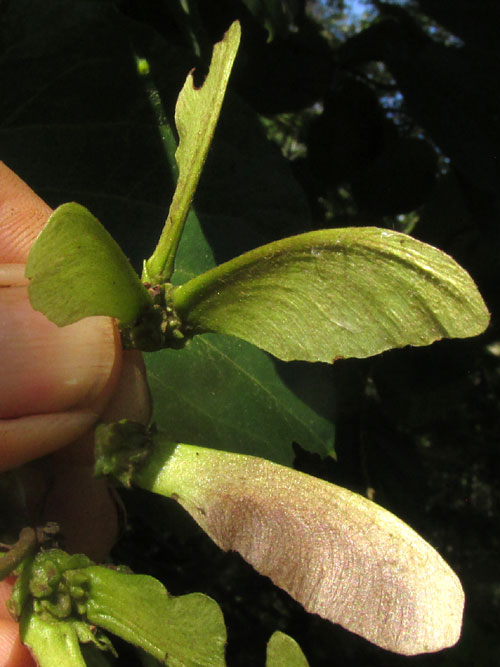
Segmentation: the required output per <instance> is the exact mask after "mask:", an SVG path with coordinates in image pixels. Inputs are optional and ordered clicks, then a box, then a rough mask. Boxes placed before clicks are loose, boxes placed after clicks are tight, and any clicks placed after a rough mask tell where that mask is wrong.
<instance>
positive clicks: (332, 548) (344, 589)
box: [133, 434, 464, 655]
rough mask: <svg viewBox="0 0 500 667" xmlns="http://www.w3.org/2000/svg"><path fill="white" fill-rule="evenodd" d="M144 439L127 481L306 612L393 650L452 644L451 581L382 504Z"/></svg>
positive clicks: (267, 466) (458, 616)
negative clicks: (141, 458) (179, 510)
mask: <svg viewBox="0 0 500 667" xmlns="http://www.w3.org/2000/svg"><path fill="white" fill-rule="evenodd" d="M153 440H154V442H155V448H154V449H153V451H152V454H151V456H150V458H149V460H148V461H147V463H146V464H145V465H144V466H143V467H142V468H140V469H138V470H137V472H136V473H135V474H134V476H133V481H134V483H135V484H137V485H138V486H140V487H142V488H144V489H148V490H149V491H153V492H154V493H159V494H161V495H165V496H168V497H172V498H175V500H177V501H178V502H179V503H180V504H181V505H182V506H183V507H184V508H185V509H186V510H187V511H188V512H189V514H191V516H192V517H193V518H194V519H195V520H196V522H197V523H198V524H199V525H200V526H201V528H202V529H203V530H204V531H205V532H206V533H207V534H208V535H209V536H210V537H211V538H212V540H213V541H214V542H215V543H216V544H217V545H218V546H219V547H220V548H221V549H223V550H224V551H229V550H234V551H237V552H238V553H240V554H241V555H242V556H243V558H244V559H245V560H246V561H248V562H249V563H250V564H251V565H252V566H253V567H254V568H255V569H256V570H257V571H258V572H260V573H261V574H263V575H265V576H268V577H269V578H270V579H271V580H272V581H273V582H274V583H275V584H276V585H277V586H279V587H281V588H283V589H284V590H285V591H287V592H288V593H289V594H290V595H291V596H292V597H293V598H295V599H296V600H297V601H298V602H300V603H301V604H302V605H303V606H304V607H305V609H306V610H307V611H309V612H311V613H315V614H319V615H320V616H322V617H323V618H326V619H328V620H329V621H331V622H333V623H339V624H340V625H342V626H343V627H344V628H346V629H347V630H350V631H351V632H354V633H356V634H358V635H360V636H362V637H364V638H365V639H368V640H369V641H371V642H373V643H374V644H377V645H378V646H380V647H382V648H385V649H388V650H390V651H394V652H396V653H401V654H403V655H414V654H418V653H427V652H432V651H439V650H441V649H443V648H446V647H448V646H452V645H453V644H455V643H456V642H457V640H458V638H459V636H460V630H461V625H462V613H463V605H464V593H463V590H462V587H461V585H460V581H459V580H458V578H457V576H456V575H455V574H454V572H453V571H452V570H451V569H450V567H449V566H448V565H447V564H446V563H445V562H444V560H443V559H442V558H441V556H440V555H439V554H438V553H437V551H435V550H434V549H433V548H432V547H431V546H430V545H429V544H428V543H427V542H425V541H424V540H423V539H422V538H421V537H420V536H419V535H417V533H415V532H414V531H413V530H412V529H411V528H410V527H409V526H408V525H406V524H405V523H403V522H402V521H401V520H400V519H398V518H397V517H395V516H394V515H393V514H391V513H390V512H388V511H387V510H385V509H383V508H382V507H380V506H378V505H376V504H375V503H373V502H371V501H370V500H367V499H366V498H364V497H362V496H359V495H358V494H356V493H353V492H352V491H349V490H347V489H343V488H341V487H339V486H336V485H334V484H329V483H328V482H325V481H323V480H321V479H317V478H315V477H311V476H309V475H305V474H303V473H300V472H298V471H296V470H293V469H291V468H286V467H284V466H279V465H277V464H275V463H271V462H270V461H265V460H263V459H259V458H256V457H251V456H242V455H239V454H230V453H227V452H218V451H215V450H213V449H207V448H202V447H193V446H191V445H177V446H175V445H173V444H172V443H171V442H168V440H165V439H163V437H162V435H161V434H158V435H157V436H156V437H154V438H153Z"/></svg>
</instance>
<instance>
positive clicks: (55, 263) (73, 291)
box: [26, 203, 151, 326]
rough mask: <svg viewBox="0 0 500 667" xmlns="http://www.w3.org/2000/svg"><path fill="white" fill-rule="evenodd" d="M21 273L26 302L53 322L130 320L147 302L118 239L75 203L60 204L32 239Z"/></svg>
mask: <svg viewBox="0 0 500 667" xmlns="http://www.w3.org/2000/svg"><path fill="white" fill-rule="evenodd" d="M26 277H27V278H29V279H30V284H29V287H28V293H29V297H30V303H31V305H32V307H33V308H34V309H35V310H39V311H41V312H42V313H44V315H46V317H48V318H49V320H51V321H52V322H55V324H57V325H58V326H65V325H67V324H71V323H72V322H76V321H77V320H81V319H83V318H84V317H90V316H92V315H108V316H109V317H116V318H117V319H118V320H120V322H122V323H123V324H132V323H133V322H134V321H135V320H136V319H137V317H138V315H139V314H140V313H141V311H142V310H143V309H144V308H146V307H148V306H149V305H151V299H150V296H149V294H148V291H147V290H146V288H145V287H144V285H143V284H142V283H141V281H140V280H139V277H138V276H137V274H136V273H135V271H134V270H133V268H132V266H131V265H130V263H129V261H128V260H127V258H126V257H125V255H124V254H123V252H122V250H121V249H120V247H119V246H118V244H117V243H116V242H115V241H114V240H113V238H112V237H111V236H110V235H109V234H108V232H107V231H106V230H105V229H104V227H103V226H102V225H101V223H100V222H99V221H98V220H97V218H95V217H94V216H93V215H92V214H91V213H90V212H89V211H87V209H86V208H84V207H83V206H80V205H79V204H74V203H73V204H63V205H62V206H59V208H57V209H56V210H55V211H54V213H53V214H52V215H51V216H50V218H49V221H48V222H47V225H46V226H45V227H44V229H43V230H42V232H41V234H40V235H39V236H38V238H37V239H36V241H35V243H34V244H33V246H32V248H31V251H30V254H29V258H28V263H27V265H26Z"/></svg>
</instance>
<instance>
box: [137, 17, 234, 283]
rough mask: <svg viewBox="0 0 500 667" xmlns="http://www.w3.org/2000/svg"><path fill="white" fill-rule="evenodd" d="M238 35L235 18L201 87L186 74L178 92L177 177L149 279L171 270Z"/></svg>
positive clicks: (147, 271)
mask: <svg viewBox="0 0 500 667" xmlns="http://www.w3.org/2000/svg"><path fill="white" fill-rule="evenodd" d="M240 36H241V29H240V24H239V23H238V22H237V21H235V22H234V23H233V24H232V25H231V27H230V28H229V30H228V31H227V33H226V34H225V35H224V39H223V40H222V41H221V42H219V43H218V44H216V45H215V47H214V50H213V55H212V61H211V63H210V68H209V72H208V75H207V77H206V79H205V81H204V83H203V85H202V86H201V88H196V87H195V85H194V78H193V74H192V73H190V74H189V76H188V77H187V79H186V82H185V84H184V86H183V88H182V90H181V92H180V93H179V97H178V100H177V105H176V108H175V122H176V126H177V130H178V132H179V146H178V148H177V151H176V153H175V158H176V161H177V164H178V167H179V178H178V181H177V187H176V189H175V192H174V196H173V199H172V203H171V205H170V210H169V213H168V218H167V221H166V223H165V228H164V230H163V232H162V235H161V237H160V240H159V242H158V246H157V247H156V249H155V251H154V253H153V255H152V256H151V257H150V259H149V260H148V261H147V262H146V264H145V277H147V279H148V280H150V281H152V282H162V281H164V280H169V279H170V277H171V275H172V273H173V270H174V261H175V255H176V252H177V248H178V245H179V241H180V238H181V235H182V230H183V228H184V223H185V221H186V218H187V214H188V211H189V207H190V206H191V202H192V200H193V197H194V193H195V190H196V186H197V185H198V181H199V179H200V175H201V171H202V169H203V165H204V164H205V160H206V157H207V153H208V149H209V148H210V144H211V143H212V138H213V135H214V132H215V127H216V125H217V121H218V119H219V114H220V109H221V106H222V102H223V100H224V95H225V92H226V87H227V83H228V81H229V75H230V74H231V69H232V67H233V63H234V59H235V57H236V53H237V51H238V46H239V43H240Z"/></svg>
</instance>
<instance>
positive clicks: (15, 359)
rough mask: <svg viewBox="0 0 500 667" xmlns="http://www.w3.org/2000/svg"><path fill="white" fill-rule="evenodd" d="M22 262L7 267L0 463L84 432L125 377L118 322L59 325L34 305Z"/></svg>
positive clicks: (0, 274)
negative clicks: (122, 375)
mask: <svg viewBox="0 0 500 667" xmlns="http://www.w3.org/2000/svg"><path fill="white" fill-rule="evenodd" d="M25 282H26V281H25V280H24V278H23V277H22V268H21V267H19V266H18V265H2V266H1V267H0V312H1V313H2V317H1V318H0V349H1V354H2V379H1V382H0V442H1V443H2V451H1V460H0V470H2V469H3V470H5V469H7V468H11V467H13V466H16V465H19V464H21V463H24V462H26V461H28V460H31V459H33V458H38V457H40V456H43V455H44V454H48V453H50V452H52V451H54V450H56V449H59V448H60V447H62V446H64V445H66V444H68V443H69V442H72V441H74V440H76V439H77V438H79V437H80V436H81V435H82V434H83V433H84V432H85V431H87V430H88V429H89V428H90V427H91V426H92V425H93V423H94V422H95V421H96V420H97V419H98V417H99V415H100V413H101V412H102V411H103V409H104V407H105V405H106V403H107V402H108V400H109V398H110V396H111V394H112V392H113V390H114V388H115V386H116V382H117V380H118V376H119V373H120V368H121V347H120V343H119V336H118V333H117V330H116V326H115V324H114V323H113V321H112V320H111V318H107V317H93V318H88V319H85V320H82V321H80V322H76V323H75V324H72V325H70V326H67V327H63V328H58V327H57V326H55V325H54V324H52V323H51V322H49V321H48V320H47V319H46V318H45V317H44V316H43V315H41V314H40V313H37V312H35V311H33V310H32V309H31V306H30V303H29V300H28V294H27V289H26V286H25Z"/></svg>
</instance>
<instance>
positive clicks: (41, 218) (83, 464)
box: [0, 163, 150, 667]
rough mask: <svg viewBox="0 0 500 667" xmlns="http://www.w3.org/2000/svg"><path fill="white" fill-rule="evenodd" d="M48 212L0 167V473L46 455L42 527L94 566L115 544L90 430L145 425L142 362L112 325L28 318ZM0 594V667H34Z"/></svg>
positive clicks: (113, 518) (0, 591)
mask: <svg viewBox="0 0 500 667" xmlns="http://www.w3.org/2000/svg"><path fill="white" fill-rule="evenodd" d="M50 213H51V209H50V208H49V207H48V206H47V205H46V204H45V203H44V202H43V201H42V200H41V199H40V198H39V197H38V196H37V195H36V194H35V193H34V192H33V191H32V190H31V189H30V188H29V187H28V186H27V185H26V184H25V183H24V182H23V181H21V180H20V179H19V178H18V177H17V176H16V175H15V174H14V173H13V172H12V171H11V170H9V169H8V168H7V167H6V166H5V165H4V164H3V163H0V346H1V347H0V349H1V350H2V353H1V354H2V375H1V377H0V470H7V469H10V468H14V467H16V466H19V465H21V464H23V463H26V462H29V461H32V460H34V459H39V458H40V457H44V456H46V455H50V457H48V458H46V459H45V461H44V464H43V465H41V466H40V468H39V470H38V472H39V473H40V475H41V478H42V481H41V486H42V487H43V493H42V494H40V496H42V495H43V497H44V504H43V509H42V510H41V513H42V517H41V518H42V520H43V521H56V522H57V523H58V524H59V526H60V528H61V532H62V535H63V537H64V547H65V549H66V550H67V551H69V552H83V553H86V554H87V555H89V556H90V557H91V558H93V559H94V560H100V559H102V558H103V557H104V556H105V555H106V554H107V552H108V551H109V549H110V548H111V546H112V545H113V542H114V541H115V539H116V536H117V515H116V507H115V503H114V501H113V499H112V497H111V496H110V494H109V490H108V487H107V485H106V482H105V481H103V480H95V479H94V478H93V475H92V462H93V461H92V458H93V455H92V451H93V427H94V425H95V423H96V422H97V421H98V420H100V419H102V420H104V421H108V420H109V421H114V420H116V419H122V418H124V417H127V418H128V419H133V420H135V421H140V422H143V423H147V422H148V420H149V416H150V399H149V392H148V389H147V384H146V380H145V373H144V367H143V363H142V357H141V355H140V354H139V353H136V352H125V353H123V352H122V349H121V344H120V337H119V334H118V331H117V328H116V324H115V322H114V321H113V320H112V319H111V318H109V317H92V318H88V319H86V320H82V321H80V322H76V323H75V324H72V325H70V326H68V327H64V328H61V329H60V328H58V327H56V326H55V325H54V324H52V323H51V322H49V321H48V320H47V319H46V318H45V317H44V316H43V315H42V314H40V313H37V312H35V311H33V310H32V308H31V306H30V304H29V300H28V295H27V289H26V285H27V281H26V279H25V278H24V264H25V262H26V259H27V256H28V253H29V249H30V247H31V244H32V243H33V241H34V240H35V238H36V236H37V235H38V233H39V232H40V231H41V229H42V228H43V226H44V224H45V223H46V221H47V219H48V217H49V215H50ZM11 583H12V582H2V583H1V584H0V667H28V666H30V667H31V666H32V665H33V664H34V663H33V661H32V658H31V657H30V655H29V652H28V651H27V649H25V647H23V646H22V645H21V644H20V641H19V636H18V629H17V624H15V623H14V622H13V621H12V620H11V619H10V618H9V617H8V615H7V613H6V609H5V605H4V600H5V599H7V598H8V596H9V592H10V585H11Z"/></svg>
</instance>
